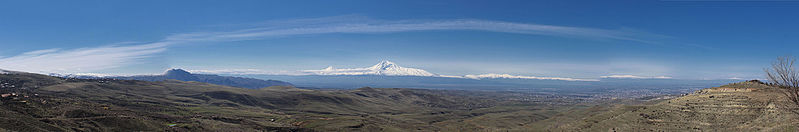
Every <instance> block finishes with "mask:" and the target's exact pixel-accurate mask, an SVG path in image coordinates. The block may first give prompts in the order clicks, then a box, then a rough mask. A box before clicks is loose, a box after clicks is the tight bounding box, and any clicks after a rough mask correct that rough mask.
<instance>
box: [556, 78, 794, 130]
mask: <svg viewBox="0 0 799 132" xmlns="http://www.w3.org/2000/svg"><path fill="white" fill-rule="evenodd" d="M783 98H784V96H783V95H782V94H781V93H779V91H777V89H776V88H773V87H770V86H767V85H764V84H762V83H759V82H754V81H751V82H740V83H732V84H728V85H723V86H720V87H714V88H707V89H702V90H699V91H696V92H695V93H692V94H689V95H685V96H682V97H678V98H674V99H666V100H660V101H655V102H650V103H651V104H639V105H615V106H611V107H604V106H596V107H594V108H589V109H585V110H578V111H571V112H567V113H571V114H576V115H581V116H583V117H581V118H573V117H568V116H561V117H553V118H552V119H549V120H564V119H570V118H571V119H576V120H577V121H574V122H571V123H563V124H557V125H552V126H549V129H553V130H562V131H797V127H796V126H799V117H798V116H797V114H796V113H794V112H792V110H791V109H795V108H794V107H788V106H791V105H790V104H789V102H787V101H786V100H784V99H783ZM586 111H592V112H586Z"/></svg>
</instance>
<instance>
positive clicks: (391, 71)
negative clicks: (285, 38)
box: [304, 61, 438, 76]
mask: <svg viewBox="0 0 799 132" xmlns="http://www.w3.org/2000/svg"><path fill="white" fill-rule="evenodd" d="M304 72H308V73H311V74H315V75H383V76H438V75H436V74H433V73H430V72H427V71H425V70H422V69H416V68H406V67H401V66H399V65H397V64H395V63H394V62H391V61H382V62H380V63H377V64H376V65H374V66H371V67H365V68H352V69H336V68H333V67H332V66H330V67H327V68H325V69H322V70H304Z"/></svg>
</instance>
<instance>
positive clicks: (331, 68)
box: [322, 66, 336, 71]
mask: <svg viewBox="0 0 799 132" xmlns="http://www.w3.org/2000/svg"><path fill="white" fill-rule="evenodd" d="M322 70H323V71H335V70H336V68H333V66H328V67H327V68H325V69H322Z"/></svg>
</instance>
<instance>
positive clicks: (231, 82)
mask: <svg viewBox="0 0 799 132" xmlns="http://www.w3.org/2000/svg"><path fill="white" fill-rule="evenodd" d="M50 75H51V76H58V77H66V78H82V79H93V78H114V79H122V80H142V81H164V80H168V79H174V80H180V81H196V82H204V83H210V84H216V85H225V86H232V87H240V88H250V89H258V88H265V87H270V86H294V84H291V83H288V82H284V81H278V80H271V79H269V80H261V79H255V78H245V77H230V76H219V75H212V74H193V73H190V72H188V71H185V70H183V69H170V70H167V71H166V72H165V73H164V74H163V75H136V76H91V75H71V74H70V75H60V74H50Z"/></svg>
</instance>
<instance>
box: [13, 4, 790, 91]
mask: <svg viewBox="0 0 799 132" xmlns="http://www.w3.org/2000/svg"><path fill="white" fill-rule="evenodd" d="M795 12H799V2H780V1H771V2H752V1H726V2H725V1H640V0H635V1H462V0H459V1H410V0H406V1H373V0H365V1H354V0H353V1H343V2H342V1H236V2H231V1H136V2H132V1H109V0H103V1H82V2H71V1H61V2H58V1H57V2H51V1H2V2H0V68H3V69H8V70H21V71H29V72H40V73H51V72H54V73H102V74H120V75H130V74H155V73H160V72H163V71H164V69H167V68H185V69H189V70H218V71H223V70H243V69H247V70H253V71H259V72H264V73H279V72H283V71H296V70H308V69H322V68H325V67H327V66H335V67H342V68H347V67H366V66H369V65H372V64H374V63H377V62H379V61H381V60H391V61H394V62H396V63H398V64H399V65H402V66H406V67H415V68H420V69H425V70H428V71H430V72H433V73H438V74H445V75H466V74H486V73H498V74H513V75H525V76H551V77H573V78H599V77H601V76H609V75H634V76H641V77H647V76H650V77H655V76H667V77H673V78H677V79H725V78H743V79H754V78H762V76H763V75H762V68H765V67H766V66H767V65H768V64H769V63H770V62H771V61H772V60H774V59H775V58H776V57H778V56H784V55H796V52H797V51H799V50H797V48H799V44H797V42H798V41H799V37H796V36H799V32H797V31H799V26H797V24H796V23H799V17H795V16H796V15H795Z"/></svg>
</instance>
